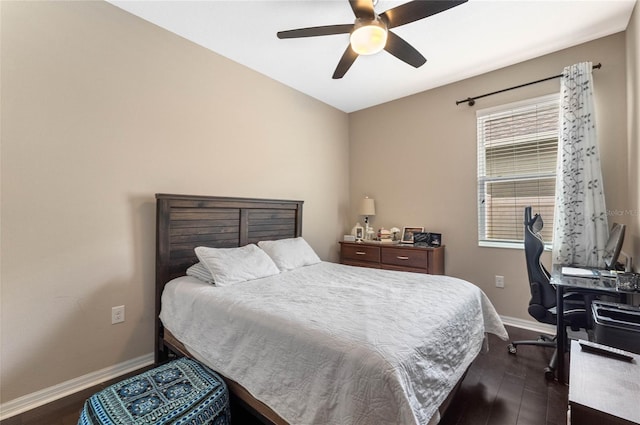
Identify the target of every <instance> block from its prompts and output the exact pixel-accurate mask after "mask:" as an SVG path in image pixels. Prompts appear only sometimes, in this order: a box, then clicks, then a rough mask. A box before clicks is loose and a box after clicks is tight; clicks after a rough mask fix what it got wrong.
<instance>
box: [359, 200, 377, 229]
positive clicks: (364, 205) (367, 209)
mask: <svg viewBox="0 0 640 425" xmlns="http://www.w3.org/2000/svg"><path fill="white" fill-rule="evenodd" d="M360 215H363V216H364V234H365V238H366V239H371V236H370V235H371V232H370V230H369V229H370V228H369V217H370V216H372V215H376V204H375V201H374V200H373V199H371V198H369V197H368V196H365V197H364V199H363V200H362V202H361V203H360Z"/></svg>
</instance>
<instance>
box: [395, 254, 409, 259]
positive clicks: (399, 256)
mask: <svg viewBox="0 0 640 425" xmlns="http://www.w3.org/2000/svg"><path fill="white" fill-rule="evenodd" d="M396 258H397V259H398V260H408V259H409V257H405V256H404V255H398V256H397V257H396Z"/></svg>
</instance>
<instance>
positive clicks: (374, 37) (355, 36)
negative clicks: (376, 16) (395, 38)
mask: <svg viewBox="0 0 640 425" xmlns="http://www.w3.org/2000/svg"><path fill="white" fill-rule="evenodd" d="M350 42H351V48H352V49H353V51H354V52H356V53H357V54H359V55H373V54H375V53H378V52H379V51H381V50H382V49H384V46H386V45H387V29H386V28H385V27H384V24H382V23H381V22H380V21H378V20H374V21H370V22H367V23H362V22H358V23H356V26H355V30H354V31H353V32H352V33H351V36H350Z"/></svg>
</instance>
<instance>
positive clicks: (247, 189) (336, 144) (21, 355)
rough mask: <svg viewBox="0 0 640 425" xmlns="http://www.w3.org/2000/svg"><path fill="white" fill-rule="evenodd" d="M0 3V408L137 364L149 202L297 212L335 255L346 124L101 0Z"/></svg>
mask: <svg viewBox="0 0 640 425" xmlns="http://www.w3.org/2000/svg"><path fill="white" fill-rule="evenodd" d="M0 4H1V6H0V7H1V8H2V9H1V17H2V21H1V22H2V23H1V25H2V26H1V28H2V33H1V37H2V57H1V60H2V105H1V106H2V122H1V125H2V146H1V148H2V149H1V160H2V169H1V170H2V175H1V177H2V190H1V194H2V210H1V213H2V237H1V241H2V275H1V278H2V281H1V297H2V301H1V309H2V310H1V327H2V328H1V338H2V340H1V342H0V345H1V350H2V351H1V353H0V355H1V362H0V363H1V368H2V370H1V372H2V375H1V377H0V381H1V385H2V388H1V393H2V398H1V401H2V402H6V401H8V400H12V399H15V398H17V397H19V396H22V395H25V394H28V393H32V392H35V391H38V390H41V389H43V388H47V387H50V386H52V385H55V384H59V383H61V382H63V381H65V380H69V379H72V378H76V377H79V376H82V375H84V374H87V373H89V372H93V371H97V370H100V369H102V368H106V367H108V366H111V365H114V364H118V363H121V362H124V361H126V360H130V359H133V358H136V357H138V356H142V355H145V354H148V353H150V352H152V350H153V348H152V347H153V345H152V338H153V323H154V322H153V313H154V307H153V305H154V298H153V297H154V295H153V294H154V289H153V285H154V265H155V252H154V243H155V234H154V232H155V205H154V194H155V193H157V192H164V193H186V194H197V195H222V196H244V197H260V198H280V199H301V200H304V201H305V205H304V218H303V232H304V235H305V236H306V238H307V239H308V240H309V242H310V243H311V245H312V246H313V247H314V248H315V249H316V250H317V252H318V254H319V255H320V256H321V257H322V258H323V259H331V260H335V259H336V258H337V244H336V240H337V239H338V237H339V235H340V234H341V232H342V228H344V227H346V226H347V223H345V222H343V217H346V210H347V209H348V178H349V175H348V160H349V152H348V116H347V114H345V113H343V112H340V111H338V110H336V109H333V108H331V107H329V106H326V105H324V104H322V103H320V102H318V101H316V100H314V99H311V98H310V97H307V96H305V95H302V94H300V93H298V92H296V91H294V90H291V89H289V88H287V87H285V86H283V85H281V84H279V83H277V82H275V81H273V80H271V79H268V78H266V77H264V76H262V75H260V74H257V73H255V72H253V71H251V70H249V69H247V68H245V67H243V66H240V65H238V64H235V63H233V62H231V61H229V60H227V59H225V58H223V57H221V56H218V55H216V54H213V53H211V52H209V51H207V50H205V49H203V48H201V47H199V46H196V45H194V44H192V43H189V42H187V41H186V40H184V39H182V38H180V37H177V36H175V35H172V34H170V33H168V32H166V31H164V30H162V29H160V28H158V27H156V26H153V25H151V24H148V23H146V22H144V21H142V20H140V19H138V18H136V17H134V16H132V15H130V14H128V13H126V12H124V11H122V10H120V9H118V8H116V7H114V6H112V5H110V4H108V3H103V2H44V3H41V2H15V3H14V2H7V1H2V2H0ZM120 304H124V305H126V322H125V323H123V324H119V325H114V326H112V325H111V324H110V323H111V322H110V319H111V307H112V306H116V305H120Z"/></svg>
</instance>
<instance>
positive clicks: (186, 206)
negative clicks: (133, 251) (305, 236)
mask: <svg viewBox="0 0 640 425" xmlns="http://www.w3.org/2000/svg"><path fill="white" fill-rule="evenodd" d="M156 198H157V268H156V270H157V273H156V279H157V285H156V289H157V292H156V313H157V314H158V316H157V317H158V320H157V322H156V336H157V340H156V360H157V361H162V360H164V359H166V358H167V357H169V356H170V355H171V354H172V353H179V354H182V355H188V356H190V357H194V358H196V359H197V360H199V361H201V362H203V363H205V364H207V365H208V366H209V367H211V368H212V369H214V370H216V371H217V372H218V373H220V374H221V375H222V376H223V377H224V378H225V380H226V381H227V384H228V386H229V389H230V392H231V394H232V397H235V398H236V399H237V400H238V401H239V402H241V403H242V404H244V405H245V406H247V407H248V408H249V409H250V410H252V411H253V412H255V413H256V414H257V415H258V416H259V417H260V418H261V419H262V420H263V422H265V423H273V424H286V423H291V424H296V425H297V424H306V423H309V424H311V423H314V424H323V423H324V424H333V423H340V424H349V423H350V424H354V425H355V424H375V423H385V424H393V423H398V424H412V423H415V424H427V423H429V424H432V423H437V421H438V420H439V416H440V414H441V413H442V412H443V409H444V408H446V405H447V403H448V401H449V400H450V398H451V395H452V394H454V392H455V390H456V388H457V386H458V385H459V383H460V382H461V381H462V378H463V377H464V374H465V373H466V370H467V368H468V367H469V365H470V364H471V362H472V361H473V359H474V358H475V357H476V355H478V353H479V352H480V351H481V348H482V346H483V341H485V339H484V336H485V334H486V333H487V332H491V333H495V334H497V335H498V336H500V337H502V338H504V339H506V338H507V334H506V331H505V329H504V327H503V326H502V323H501V322H500V319H499V317H498V316H497V314H496V312H495V310H494V309H493V306H492V305H491V303H490V302H489V300H488V299H487V298H486V296H485V295H484V294H483V293H482V291H480V290H479V289H478V288H477V287H475V286H474V285H472V284H470V283H468V282H465V281H462V280H459V279H455V278H451V277H447V276H431V275H421V274H415V273H407V272H394V271H386V270H373V269H365V268H359V267H352V266H346V265H340V264H333V263H327V262H321V261H319V260H318V262H315V263H313V264H309V265H305V266H304V267H297V268H294V269H290V270H287V271H283V272H281V273H276V274H274V275H269V276H265V277H261V278H259V279H254V280H249V281H247V282H243V283H241V284H237V285H229V286H219V287H216V286H215V285H211V284H210V283H205V282H203V281H202V280H200V279H197V278H195V277H192V276H185V270H186V269H187V268H189V267H190V266H192V265H193V264H195V263H196V262H198V258H197V257H196V255H195V253H194V248H196V247H198V246H207V247H213V248H237V247H247V248H248V247H250V246H251V247H252V245H251V244H253V243H258V242H260V241H282V242H284V241H287V240H292V239H295V238H297V239H300V238H299V237H300V236H301V229H302V205H303V202H302V201H285V200H265V199H247V198H220V197H202V196H185V195H166V194H158V195H156ZM297 239H296V240H297ZM278 265H280V264H278ZM451 294H455V296H452V295H451ZM429 299H432V300H436V301H428V300H429ZM459 300H460V301H459ZM462 300H465V301H462ZM160 318H161V319H162V320H160Z"/></svg>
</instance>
